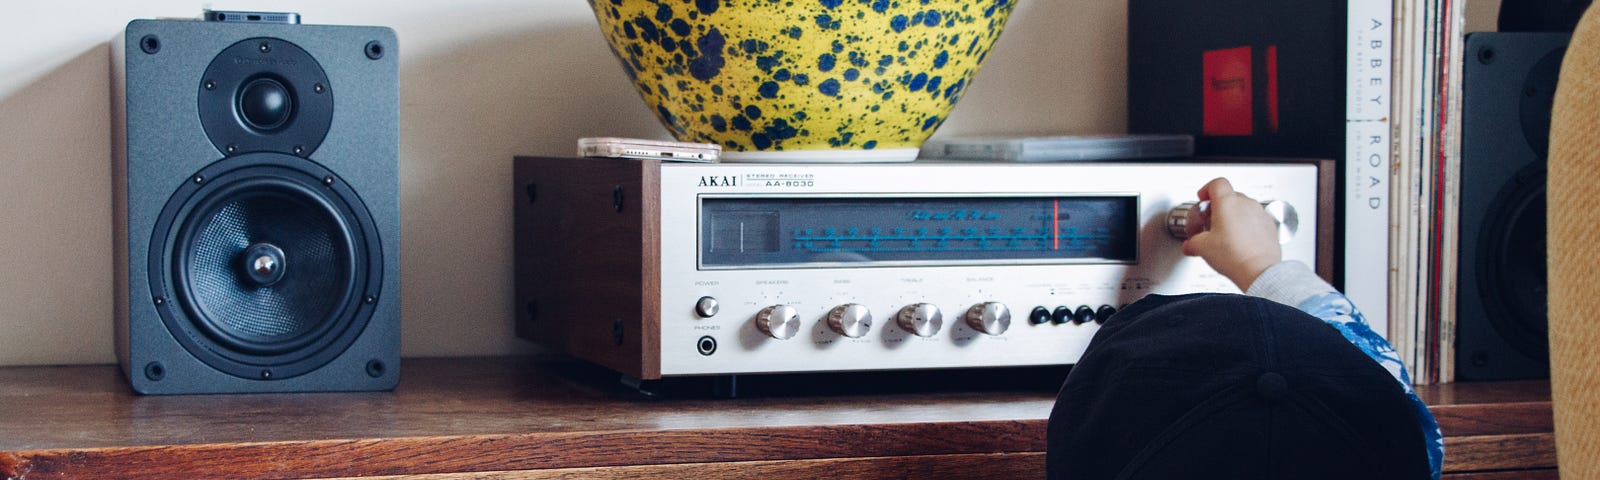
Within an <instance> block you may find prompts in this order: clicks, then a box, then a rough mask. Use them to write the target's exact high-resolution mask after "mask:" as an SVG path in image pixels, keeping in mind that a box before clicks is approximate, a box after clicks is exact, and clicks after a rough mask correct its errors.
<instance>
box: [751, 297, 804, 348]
mask: <svg viewBox="0 0 1600 480" xmlns="http://www.w3.org/2000/svg"><path fill="white" fill-rule="evenodd" d="M756 329H757V330H761V333H765V334H767V336H769V337H772V338H776V339H778V340H788V339H790V338H794V334H796V333H799V332H800V312H799V311H796V310H795V309H794V307H791V306H788V305H773V306H770V307H767V308H763V309H761V312H760V313H757V314H756Z"/></svg>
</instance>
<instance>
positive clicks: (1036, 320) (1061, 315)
mask: <svg viewBox="0 0 1600 480" xmlns="http://www.w3.org/2000/svg"><path fill="white" fill-rule="evenodd" d="M1116 313H1117V308H1116V307H1113V306H1110V305H1101V306H1100V308H1099V309H1094V308H1089V306H1088V305H1079V306H1078V308H1077V309H1076V310H1074V309H1072V308H1070V307H1067V306H1065V305H1063V306H1059V307H1056V308H1055V310H1054V311H1052V310H1050V309H1047V308H1045V307H1033V312H1031V313H1029V314H1028V323H1031V324H1034V325H1042V324H1045V323H1054V324H1056V325H1060V324H1063V323H1067V322H1072V323H1073V324H1074V325H1082V324H1084V323H1088V322H1094V323H1099V324H1104V323H1106V320H1107V319H1110V318H1111V316H1112V315H1115V314H1116Z"/></svg>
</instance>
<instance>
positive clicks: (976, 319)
mask: <svg viewBox="0 0 1600 480" xmlns="http://www.w3.org/2000/svg"><path fill="white" fill-rule="evenodd" d="M966 320H967V326H969V327H972V329H973V330H977V331H980V332H983V333H986V334H989V335H999V334H1002V333H1006V329H1007V328H1011V309H1009V308H1006V304H1004V303H1000V302H983V303H980V304H977V305H973V306H972V308H969V309H967V315H966Z"/></svg>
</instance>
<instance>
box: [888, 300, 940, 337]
mask: <svg viewBox="0 0 1600 480" xmlns="http://www.w3.org/2000/svg"><path fill="white" fill-rule="evenodd" d="M894 321H895V323H896V324H899V325H900V328H903V329H905V330H906V331H908V332H911V333H912V334H913V335H916V336H919V337H931V336H933V335H934V334H937V333H939V327H942V326H944V313H942V312H940V311H939V307H937V306H934V305H933V304H931V303H915V304H911V305H906V306H905V307H904V308H901V309H900V313H899V314H896V315H895V318H894Z"/></svg>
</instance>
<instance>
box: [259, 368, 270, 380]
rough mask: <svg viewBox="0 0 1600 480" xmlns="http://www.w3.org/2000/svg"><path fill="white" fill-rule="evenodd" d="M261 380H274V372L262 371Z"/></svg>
mask: <svg viewBox="0 0 1600 480" xmlns="http://www.w3.org/2000/svg"><path fill="white" fill-rule="evenodd" d="M261 379H262V380H271V379H272V370H262V371H261Z"/></svg>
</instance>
